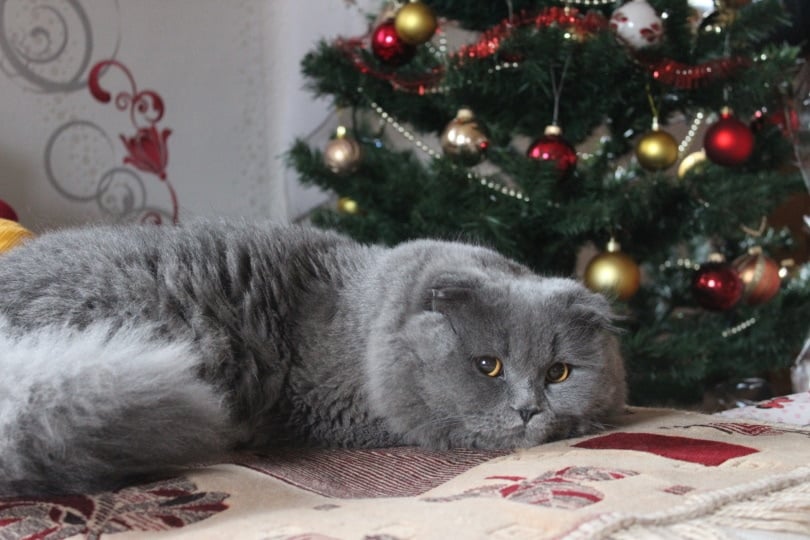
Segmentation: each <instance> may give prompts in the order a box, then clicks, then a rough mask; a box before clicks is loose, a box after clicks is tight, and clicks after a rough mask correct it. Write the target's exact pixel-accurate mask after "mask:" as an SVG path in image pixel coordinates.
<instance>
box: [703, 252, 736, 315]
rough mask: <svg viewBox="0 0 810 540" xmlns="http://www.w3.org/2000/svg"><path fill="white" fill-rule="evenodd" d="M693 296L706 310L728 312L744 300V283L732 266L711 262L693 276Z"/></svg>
mask: <svg viewBox="0 0 810 540" xmlns="http://www.w3.org/2000/svg"><path fill="white" fill-rule="evenodd" d="M692 294H694V295H695V300H697V303H698V304H700V305H701V306H703V307H704V308H706V309H711V310H713V311H726V310H728V309H731V308H732V307H734V306H735V305H736V304H737V302H739V301H740V298H742V294H743V282H742V280H741V279H740V276H739V275H738V274H737V271H736V270H735V269H734V267H733V266H731V265H730V264H728V263H726V262H720V261H710V262H707V263H705V264H702V265H700V268H698V269H697V270H696V271H695V275H694V276H692Z"/></svg>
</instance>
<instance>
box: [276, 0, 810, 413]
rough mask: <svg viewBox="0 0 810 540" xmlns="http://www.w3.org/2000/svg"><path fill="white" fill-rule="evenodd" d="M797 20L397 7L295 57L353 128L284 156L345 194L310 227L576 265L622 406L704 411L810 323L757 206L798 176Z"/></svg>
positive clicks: (713, 13) (535, 6)
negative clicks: (706, 402) (607, 331)
mask: <svg viewBox="0 0 810 540" xmlns="http://www.w3.org/2000/svg"><path fill="white" fill-rule="evenodd" d="M790 24H791V21H790V17H788V16H787V15H786V11H785V9H784V6H783V4H782V3H781V2H780V1H779V0H760V1H751V0H722V1H721V0H718V1H717V2H716V6H715V8H714V9H710V10H708V11H705V12H701V11H700V10H699V9H697V8H696V7H695V6H693V5H691V2H689V1H687V0H631V1H629V2H625V3H623V4H622V3H620V2H614V1H611V0H579V1H570V2H565V3H562V2H554V1H549V0H512V1H511V2H494V1H491V0H486V1H469V0H464V1H461V0H455V1H454V0H423V1H412V2H390V3H388V4H386V5H382V6H381V8H380V11H379V13H375V14H372V15H371V16H370V17H369V33H368V34H367V35H364V36H359V37H347V38H341V39H338V40H336V41H331V42H326V41H324V42H321V43H319V44H318V46H317V48H316V49H315V50H313V51H311V52H310V53H309V54H308V55H307V56H306V57H305V58H304V60H303V63H302V65H303V70H304V73H305V75H306V76H307V78H308V81H309V82H310V90H311V91H313V92H314V93H315V94H316V95H319V96H330V97H331V98H332V99H333V101H334V105H335V107H336V109H339V110H340V111H341V112H340V114H341V115H342V117H343V118H344V120H345V125H344V126H342V128H341V129H339V133H338V134H337V135H336V137H335V138H334V140H332V141H330V142H329V143H328V144H327V145H326V146H325V147H321V148H313V147H310V146H309V145H308V144H307V143H306V142H304V141H303V140H300V141H298V142H297V143H296V144H295V145H294V147H293V148H292V149H291V150H290V152H289V160H290V163H291V165H292V166H294V167H295V168H296V169H297V171H298V172H299V174H300V176H301V178H302V179H303V180H304V181H305V182H308V183H312V184H315V185H318V186H321V187H323V188H326V189H329V190H331V191H332V192H334V193H336V194H337V195H338V196H339V197H340V200H339V205H338V208H324V209H320V210H318V211H316V212H315V214H314V215H313V220H314V222H315V223H316V224H318V225H320V226H324V227H331V228H336V229H338V230H341V231H344V232H346V233H348V234H350V235H351V236H353V237H355V238H357V239H359V240H361V241H367V242H377V243H387V244H393V243H397V242H401V241H405V240H408V239H412V238H417V237H439V238H445V239H459V238H460V239H469V240H472V241H475V242H479V243H482V244H484V245H488V246H490V247H493V248H495V249H497V250H499V251H501V252H502V253H504V254H506V255H509V256H511V257H513V258H515V259H517V260H519V261H521V262H523V263H525V264H527V265H528V266H530V267H532V268H533V269H534V270H536V271H537V272H538V273H540V274H543V275H551V274H554V275H578V276H579V277H580V278H581V279H584V281H585V283H586V284H587V285H588V286H589V287H591V288H593V289H594V290H599V291H601V292H604V293H605V294H606V295H608V296H610V297H611V298H612V299H613V300H614V302H615V305H616V310H617V311H618V312H619V313H620V314H621V315H622V320H621V322H620V325H621V326H622V327H623V328H624V330H625V332H624V333H623V343H624V345H623V347H624V352H625V356H626V361H627V365H628V374H629V383H630V387H631V401H632V402H634V403H639V404H645V403H652V402H659V403H660V402H668V403H673V402H676V403H690V402H696V401H699V400H700V399H701V397H702V395H703V393H704V390H705V389H706V388H709V387H711V386H712V385H715V384H717V383H719V382H722V381H728V380H732V379H734V378H735V377H752V376H763V375H764V374H767V373H770V372H774V371H778V370H780V369H784V368H786V367H787V366H789V365H790V363H791V362H792V360H793V359H794V358H795V357H796V355H797V354H798V353H799V351H800V349H801V346H802V343H803V341H804V340H805V337H806V332H807V329H808V321H810V279H809V278H808V273H810V272H809V271H808V269H807V267H806V265H805V266H803V265H801V264H799V265H795V266H793V267H790V266H789V265H788V264H787V263H785V264H782V259H781V257H782V255H780V254H784V253H786V252H787V251H786V250H789V242H790V240H791V237H790V235H789V234H788V233H787V232H786V231H783V230H777V229H775V228H774V227H772V226H770V224H769V222H768V220H767V219H766V216H768V215H769V214H770V213H771V212H772V211H773V210H774V208H775V207H776V206H777V205H778V204H779V203H780V202H782V201H783V200H784V199H785V198H786V197H787V196H788V195H790V194H791V193H796V192H800V191H804V189H805V186H804V184H803V182H802V177H801V171H800V170H799V169H798V168H797V167H795V166H792V165H791V164H795V151H796V148H797V144H798V142H797V131H798V130H799V127H800V126H799V125H798V121H797V113H796V108H795V106H796V100H797V96H796V95H795V92H796V89H795V87H794V80H795V79H794V77H795V74H796V71H797V68H798V66H799V65H800V62H799V59H800V50H799V49H798V48H797V47H795V46H791V45H788V44H786V43H782V42H780V41H779V40H778V39H774V36H775V35H778V33H779V29H780V28H784V27H785V26H789V25H790ZM805 92H806V90H805Z"/></svg>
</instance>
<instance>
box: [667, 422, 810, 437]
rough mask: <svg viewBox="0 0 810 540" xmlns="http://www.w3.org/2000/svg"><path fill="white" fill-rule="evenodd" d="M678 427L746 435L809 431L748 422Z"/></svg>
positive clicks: (806, 433) (809, 432) (801, 433)
mask: <svg viewBox="0 0 810 540" xmlns="http://www.w3.org/2000/svg"><path fill="white" fill-rule="evenodd" d="M674 427H675V428H678V429H690V428H710V429H716V430H717V431H722V432H723V433H726V434H728V435H731V434H737V435H746V436H748V437H762V436H777V435H784V434H785V433H796V434H799V435H804V436H806V437H810V431H808V430H804V429H792V428H781V427H776V426H769V425H765V424H749V423H746V422H709V423H706V424H689V425H686V426H674Z"/></svg>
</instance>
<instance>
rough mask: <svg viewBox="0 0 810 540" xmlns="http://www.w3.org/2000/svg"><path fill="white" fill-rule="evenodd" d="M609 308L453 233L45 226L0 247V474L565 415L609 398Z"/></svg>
mask: <svg viewBox="0 0 810 540" xmlns="http://www.w3.org/2000/svg"><path fill="white" fill-rule="evenodd" d="M611 318H612V316H611V312H610V309H609V306H608V303H607V302H606V301H605V299H604V298H602V297H601V296H599V295H597V294H594V293H591V292H589V291H588V290H586V289H585V288H584V287H582V286H581V285H579V284H578V283H576V282H574V281H572V280H568V279H561V278H541V277H538V276H536V275H534V274H532V273H531V272H530V271H529V270H527V269H526V268H525V267H523V266H521V265H518V264H516V263H514V262H512V261H509V260H508V259H505V258H504V257H502V256H500V255H498V254H496V253H494V252H492V251H490V250H487V249H484V248H481V247H475V246H470V245H464V244H459V243H447V242H436V241H415V242H409V243H406V244H403V245H401V246H398V247H396V248H391V249H388V248H383V247H377V246H363V245H359V244H357V243H355V242H353V241H351V240H349V239H347V238H344V237H342V236H339V235H337V234H334V233H329V232H323V231H317V230H314V229H311V228H302V227H277V226H271V225H256V224H247V223H225V222H216V223H213V222H205V221H201V222H196V223H193V224H191V225H188V226H183V227H162V228H158V227H151V226H144V227H134V226H129V227H97V228H86V229H78V230H69V231H63V232H55V233H50V234H46V235H43V236H41V237H40V238H38V239H36V240H33V241H30V242H29V243H27V244H25V245H23V246H22V247H19V248H15V249H14V250H11V251H9V252H7V253H4V254H2V255H0V369H2V377H0V494H5V495H9V494H19V493H26V494H33V493H46V492H60V491H79V490H96V489H103V488H110V487H115V486H118V485H120V484H121V483H122V482H126V481H130V480H131V479H132V478H134V477H138V476H139V475H143V474H150V473H154V472H163V471H166V470H168V469H169V468H170V467H173V466H177V465H183V464H187V463H191V462H196V461H201V460H205V459H216V457H217V456H218V455H220V454H221V453H224V452H227V451H229V450H232V449H235V448H254V449H256V448H259V449H268V448H271V447H272V446H277V445H289V444H309V445H328V446H347V447H358V446H365V447H368V446H386V445H395V444H415V445H421V446H425V447H430V448H439V449H441V448H449V447H459V446H461V447H480V448H512V447H521V446H530V445H535V444H538V443H540V442H543V441H546V440H549V439H552V438H559V437H564V436H569V435H573V434H580V433H585V432H588V431H590V430H592V429H594V428H595V427H597V426H598V424H599V422H600V421H601V419H603V418H604V417H605V416H606V415H608V414H610V413H611V412H614V411H616V410H617V408H619V407H620V406H621V405H622V404H623V402H624V397H625V383H624V371H623V367H622V363H621V358H620V356H619V352H618V346H617V342H616V339H615V337H614V336H613V331H612V326H611ZM481 356H487V357H490V358H498V359H499V360H501V361H502V366H503V367H502V372H501V374H500V375H499V376H498V377H488V376H487V375H485V374H483V373H481V372H480V370H478V369H477V368H476V366H475V359H476V358H480V357H481ZM554 363H565V364H567V365H568V366H570V376H569V377H568V379H567V380H565V381H564V382H561V383H557V384H554V383H549V382H548V381H547V380H546V373H547V370H548V369H549V367H550V366H551V365H553V364H554ZM521 411H523V413H522V415H521ZM526 411H530V413H527V412H526Z"/></svg>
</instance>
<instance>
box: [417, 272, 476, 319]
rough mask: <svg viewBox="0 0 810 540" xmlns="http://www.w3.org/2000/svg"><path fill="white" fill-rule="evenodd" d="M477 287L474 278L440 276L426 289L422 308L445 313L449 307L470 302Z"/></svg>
mask: <svg viewBox="0 0 810 540" xmlns="http://www.w3.org/2000/svg"><path fill="white" fill-rule="evenodd" d="M477 288H478V284H477V283H476V282H475V281H474V280H472V279H468V278H463V277H459V276H450V275H444V276H440V277H439V278H437V279H435V280H433V281H432V282H431V285H430V286H429V287H428V288H427V290H426V291H425V294H424V296H423V302H422V309H423V310H424V311H436V312H439V313H445V312H446V311H447V310H449V309H453V308H454V307H456V306H459V305H462V304H465V303H468V302H470V300H471V299H472V298H473V295H474V294H475V291H476V289H477Z"/></svg>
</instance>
